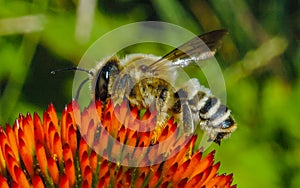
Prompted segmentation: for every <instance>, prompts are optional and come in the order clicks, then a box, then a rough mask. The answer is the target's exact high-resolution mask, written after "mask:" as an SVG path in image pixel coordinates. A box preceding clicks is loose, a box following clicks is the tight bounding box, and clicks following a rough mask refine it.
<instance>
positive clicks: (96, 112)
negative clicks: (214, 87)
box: [0, 101, 235, 188]
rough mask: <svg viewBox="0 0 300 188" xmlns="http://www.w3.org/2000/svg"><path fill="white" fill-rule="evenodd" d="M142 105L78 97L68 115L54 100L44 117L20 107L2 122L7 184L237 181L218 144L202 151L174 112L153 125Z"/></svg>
mask: <svg viewBox="0 0 300 188" xmlns="http://www.w3.org/2000/svg"><path fill="white" fill-rule="evenodd" d="M140 113H141V112H140V111H138V110H137V109H136V108H133V109H131V110H129V109H128V108H127V107H126V105H125V103H124V105H121V106H116V107H113V105H112V104H111V103H110V102H109V103H108V105H107V107H106V108H105V109H103V105H102V104H101V102H99V101H96V102H95V103H92V104H91V105H89V107H88V108H86V109H84V110H83V111H82V112H81V111H80V108H79V105H78V104H77V103H76V102H75V101H72V102H71V103H69V104H68V105H67V106H66V107H65V109H64V111H63V113H62V117H61V119H58V117H57V114H56V111H55V109H54V106H53V105H52V104H50V105H49V107H48V109H47V110H46V111H45V112H44V114H43V120H41V118H40V117H39V115H38V114H37V113H34V114H33V116H31V115H30V114H27V115H26V116H24V115H22V114H20V115H19V118H18V119H17V120H16V121H15V123H14V125H13V126H10V125H9V124H7V125H6V130H4V129H3V128H2V127H1V128H0V187H1V188H2V187H32V186H33V187H58V186H59V187H108V186H111V187H182V186H183V185H184V186H185V187H195V186H196V187H235V185H231V184H232V174H230V175H225V174H223V175H218V173H217V171H218V168H219V166H220V163H219V162H218V163H216V164H214V152H211V153H210V154H208V155H207V156H205V157H203V156H202V155H203V153H202V151H201V150H199V151H194V144H195V141H196V139H197V137H196V136H191V137H189V138H188V139H187V137H183V138H178V134H179V133H178V131H177V124H176V122H175V121H174V119H173V118H171V119H170V120H169V121H168V122H166V124H165V125H164V126H162V127H159V128H155V129H153V130H150V131H149V130H148V129H149V127H151V126H150V125H151V123H152V125H153V124H154V123H155V115H151V113H149V111H145V112H144V114H143V115H142V116H141V115H140ZM140 117H142V118H140ZM78 122H79V123H78ZM121 122H123V123H121ZM144 122H147V123H148V124H149V127H141V123H144ZM134 128H138V129H139V131H136V129H134ZM108 135H110V136H111V137H109V136H108ZM172 135H175V137H172ZM111 138H113V139H111ZM168 139H169V140H171V142H170V143H171V144H169V145H166V144H165V145H162V143H164V142H165V141H167V140H168ZM127 146H132V147H135V148H141V150H138V149H135V150H134V151H131V153H130V152H129V153H126V152H125V149H124V148H125V147H127ZM143 152H144V153H143ZM132 158H134V160H132ZM159 159H163V160H159ZM130 161H131V162H130ZM133 161H135V166H130V164H133V163H132V162H133ZM126 162H127V163H126Z"/></svg>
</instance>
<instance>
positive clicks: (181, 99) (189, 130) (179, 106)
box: [171, 89, 194, 135]
mask: <svg viewBox="0 0 300 188" xmlns="http://www.w3.org/2000/svg"><path fill="white" fill-rule="evenodd" d="M187 97H188V93H187V92H186V91H185V90H184V89H179V90H178V91H177V92H175V93H174V100H175V101H174V105H173V107H172V109H171V113H172V114H174V116H175V117H177V119H179V120H181V121H180V122H179V124H181V125H182V127H183V131H184V133H185V134H186V135H191V134H193V132H194V119H193V116H192V111H191V109H190V107H189V104H188V100H187Z"/></svg>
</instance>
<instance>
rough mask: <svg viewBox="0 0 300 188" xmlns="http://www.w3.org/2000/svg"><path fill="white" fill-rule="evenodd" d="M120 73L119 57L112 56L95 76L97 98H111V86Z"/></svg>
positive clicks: (102, 99)
mask: <svg viewBox="0 0 300 188" xmlns="http://www.w3.org/2000/svg"><path fill="white" fill-rule="evenodd" d="M119 73H120V64H119V59H118V58H115V57H113V58H110V59H109V60H108V61H106V63H105V64H104V66H103V67H102V68H100V69H99V70H98V71H97V74H96V75H95V76H96V77H95V78H94V80H95V81H94V82H93V83H95V85H94V87H93V89H94V92H95V99H100V100H101V101H106V99H107V98H109V97H110V96H109V95H110V94H109V87H111V85H112V83H113V82H114V80H115V78H116V77H117V76H118V75H119Z"/></svg>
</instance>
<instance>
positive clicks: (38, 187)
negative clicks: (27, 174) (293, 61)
mask: <svg viewBox="0 0 300 188" xmlns="http://www.w3.org/2000/svg"><path fill="white" fill-rule="evenodd" d="M32 185H33V187H34V188H44V187H45V186H44V183H43V180H42V179H41V177H39V176H38V175H35V176H34V177H33V178H32Z"/></svg>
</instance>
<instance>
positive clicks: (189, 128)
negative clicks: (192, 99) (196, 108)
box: [182, 103, 195, 135]
mask: <svg viewBox="0 0 300 188" xmlns="http://www.w3.org/2000/svg"><path fill="white" fill-rule="evenodd" d="M182 125H183V130H184V133H185V134H187V135H191V134H193V133H194V131H195V127H194V121H193V117H192V112H191V109H190V107H189V106H188V104H187V103H184V104H183V105H182Z"/></svg>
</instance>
